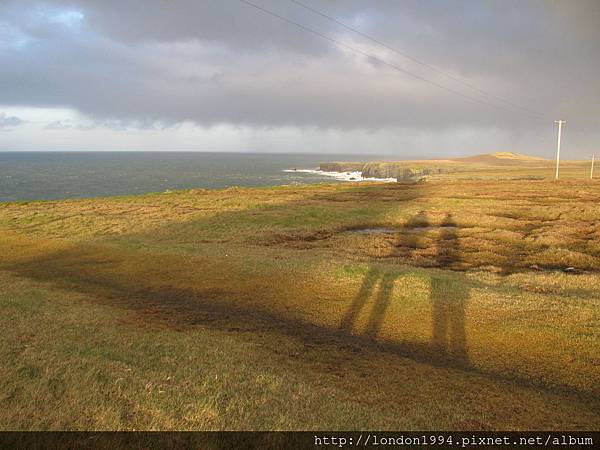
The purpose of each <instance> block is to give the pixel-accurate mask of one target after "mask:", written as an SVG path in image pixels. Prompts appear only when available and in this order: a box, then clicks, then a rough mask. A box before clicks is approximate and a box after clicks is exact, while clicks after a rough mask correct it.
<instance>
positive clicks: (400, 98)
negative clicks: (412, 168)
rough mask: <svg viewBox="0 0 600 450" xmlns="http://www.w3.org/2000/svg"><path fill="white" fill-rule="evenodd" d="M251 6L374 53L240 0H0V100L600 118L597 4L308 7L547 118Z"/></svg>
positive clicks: (387, 116) (194, 113) (140, 113)
mask: <svg viewBox="0 0 600 450" xmlns="http://www.w3.org/2000/svg"><path fill="white" fill-rule="evenodd" d="M254 2H255V3H257V4H259V5H260V6H263V7H265V8H268V9H270V10H272V11H275V12H276V13H277V14H281V15H283V16H286V17H289V18H290V19H292V20H294V21H297V22H300V23H302V24H304V25H306V26H309V27H311V28H314V29H316V30H319V31H320V32H322V33H324V34H327V35H328V36H332V37H334V38H335V39H339V40H340V41H343V42H346V43H348V44H349V45H351V46H353V47H356V48H358V49H359V50H360V51H365V52H369V53H371V52H372V53H374V54H375V55H376V56H377V57H375V58H372V57H371V58H369V57H365V56H363V55H357V54H355V53H352V52H351V51H348V50H347V49H344V48H337V47H336V46H334V45H333V44H332V43H331V42H327V41H325V40H323V39H320V38H318V37H316V36H313V35H311V34H308V33H305V32H303V31H301V30H299V29H297V28H295V27H293V26H291V25H289V24H286V23H283V22H281V21H279V20H277V19H275V18H273V17H271V16H269V15H267V14H264V13H262V12H260V11H257V10H256V9H253V8H251V7H249V6H248V5H245V4H243V3H241V2H239V1H237V0H223V1H197V0H179V1H177V2H169V1H165V0H118V1H117V0H105V1H97V0H94V1H93V0H68V1H67V0H47V1H38V2H35V1H34V2H27V5H25V4H24V2H22V1H16V0H8V1H4V2H2V3H1V4H0V38H1V39H0V65H1V67H2V72H1V73H0V104H2V105H20V106H44V107H52V106H57V107H58V106H60V107H69V108H73V109H76V110H78V111H80V112H82V113H84V114H86V115H88V116H89V117H90V118H91V119H92V120H95V121H100V122H102V121H107V122H106V123H119V124H127V123H136V124H151V123H154V122H159V123H160V124H161V125H160V126H161V127H162V126H167V127H168V126H173V125H175V124H177V123H180V122H183V121H191V122H195V123H197V124H199V125H206V126H210V125H213V124H218V123H229V124H241V125H249V126H284V125H290V126H299V127H303V126H313V127H314V126H316V127H321V128H337V129H353V128H362V129H377V128H385V127H393V126H404V127H413V128H414V127H416V128H423V129H432V130H433V129H439V128H445V129H452V128H457V127H471V128H477V127H484V128H485V127H487V128H489V127H499V128H505V129H515V133H524V132H526V130H531V129H535V128H536V127H547V126H548V125H547V123H546V122H547V121H548V120H549V119H553V118H554V117H555V116H556V117H558V116H559V115H560V116H566V117H568V118H569V119H570V120H575V121H580V122H581V123H582V124H584V123H585V124H587V125H586V126H587V127H588V129H589V130H592V131H593V130H594V127H595V126H597V124H598V119H596V117H598V112H599V109H600V107H599V106H600V105H599V103H598V102H599V99H600V83H598V82H597V74H598V73H600V57H599V55H600V33H599V32H598V29H600V27H598V24H599V23H600V13H599V8H598V2H597V1H594V0H592V1H576V2H564V1H560V2H559V1H556V2H551V1H541V0H540V1H529V2H524V1H520V0H519V1H517V0H514V1H503V2H494V1H489V2H470V1H469V2H467V1H458V0H456V1H450V0H449V1H417V0H413V1H402V2H398V1H378V2H364V1H341V0H340V1H315V0H304V2H305V3H307V4H309V5H310V6H312V7H315V8H318V9H320V10H322V11H325V12H327V13H328V14H330V15H332V16H335V17H336V18H338V19H339V20H341V21H344V22H345V23H348V24H350V25H352V26H354V27H356V28H357V29H360V30H362V31H364V32H366V33H370V34H372V35H374V36H376V37H378V38H379V39H381V40H383V41H385V42H386V43H388V44H389V45H391V46H394V47H395V48H398V49H400V50H402V51H404V52H406V53H409V54H410V55H413V56H415V57H417V58H419V59H420V60H423V61H425V62H427V63H428V64H433V65H435V66H436V67H439V68H441V69H443V70H444V71H449V72H452V73H453V74H455V75H456V76H458V77H460V78H461V79H464V80H467V82H468V83H471V84H473V85H476V86H477V87H479V88H482V89H484V90H485V91H488V92H491V93H493V95H497V96H501V97H503V98H505V99H508V100H510V101H511V102H514V103H518V104H522V105H524V106H526V107H528V108H531V109H534V110H536V111H541V112H542V113H543V114H544V115H545V116H546V117H545V120H546V122H544V121H543V120H542V121H539V120H537V119H535V118H533V117H530V116H529V115H528V114H525V113H523V112H522V111H519V110H515V109H514V108H511V107H510V106H508V105H506V104H505V103H503V102H501V101H499V100H497V99H496V98H493V97H488V96H484V95H481V94H480V93H478V92H475V91H473V90H471V89H469V88H466V87H465V86H464V85H461V84H458V83H456V82H455V81H453V80H452V79H449V78H446V77H444V76H442V75H440V74H438V73H435V72H433V71H431V70H430V69H428V68H426V67H423V66H420V65H417V64H414V63H413V62H411V61H410V60H407V59H406V58H402V57H400V56H399V55H397V54H394V53H393V52H390V51H389V50H385V49H381V48H377V47H376V46H375V45H374V44H372V43H371V42H369V41H366V40H364V39H362V38H361V37H360V36H357V35H353V34H352V33H349V32H348V31H347V30H345V29H343V28H341V27H339V26H337V25H336V24H334V23H332V22H330V21H328V20H325V19H324V18H322V17H319V16H317V15H314V14H312V13H310V12H308V11H306V10H305V9H302V8H300V7H299V6H298V5H295V4H294V3H292V2H289V1H280V0H277V1H275V0H254ZM381 60H384V61H387V62H390V63H392V64H394V65H396V66H398V67H400V68H402V69H404V70H408V71H411V72H412V73H414V74H416V75H417V76H420V77H425V78H427V79H430V80H432V81H434V82H435V83H440V84H443V85H445V86H448V87H449V88H451V89H453V90H458V91H460V92H463V93H465V94H467V95H469V96H472V97H476V98H477V99H478V100H479V101H483V102H489V103H493V104H495V105H497V107H496V108H493V107H489V106H486V105H482V104H480V103H477V102H473V101H470V100H466V99H464V98H461V97H459V96H456V95H454V94H452V93H449V92H447V91H444V90H442V89H439V88H437V87H435V86H432V85H431V84H427V83H424V82H422V81H419V80H417V79H414V78H411V77H410V76H407V75H405V74H402V73H399V72H398V71H396V70H394V69H393V68H390V67H389V66H387V65H386V64H383V63H381ZM550 124H552V123H551V121H550ZM582 126H583V125H582ZM592 131H590V132H592Z"/></svg>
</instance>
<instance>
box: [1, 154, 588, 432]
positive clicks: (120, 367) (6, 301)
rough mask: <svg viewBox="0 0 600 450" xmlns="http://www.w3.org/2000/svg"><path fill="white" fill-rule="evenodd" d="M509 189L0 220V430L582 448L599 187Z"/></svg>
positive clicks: (259, 194)
mask: <svg viewBox="0 0 600 450" xmlns="http://www.w3.org/2000/svg"><path fill="white" fill-rule="evenodd" d="M516 170H517V171H518V173H515V170H511V171H510V173H508V172H507V169H504V171H502V170H500V169H493V170H492V169H491V170H490V171H487V172H481V171H479V170H478V171H477V174H478V175H477V178H482V179H479V180H474V179H469V176H468V174H466V173H462V174H460V176H456V177H454V178H451V177H448V176H445V177H440V178H439V179H435V178H434V179H432V181H431V182H429V183H423V184H360V185H357V184H337V185H328V184H323V185H311V186H284V187H274V188H260V189H258V188H257V189H249V188H248V189H243V188H230V189H225V190H192V191H181V192H173V193H163V194H149V195H142V196H132V197H118V198H102V199H91V200H66V201H48V202H20V203H4V204H0V249H1V257H0V330H1V331H0V333H1V339H0V353H1V357H2V361H3V364H2V366H1V367H0V383H1V385H2V386H3V389H2V391H1V392H0V429H3V430H15V429H18V430H23V429H25V430H31V429H36V430H37V429H44V430H46V429H51V430H56V429H61V430H62V429H68V430H82V429H85V430H90V429H93V430H116V429H119V430H140V429H149V430H159V429H160V430H164V429H169V430H223V429H226V430H248V429H252V430H289V429H293V430H304V429H339V430H350V429H352V430H355V429H390V430H393V429H403V430H410V429H414V430H430V429H431V430H440V429H452V430H462V429H464V430H476V429H485V430H507V429H515V430H527V429H544V430H551V429H563V430H564V429H571V430H597V429H600V303H599V301H598V299H599V298H600V202H598V198H599V194H600V184H598V182H596V181H593V182H592V181H589V180H585V177H586V176H587V171H586V167H584V166H583V165H582V166H581V167H580V168H579V167H578V166H577V167H576V166H573V167H572V168H570V169H569V168H568V167H567V168H566V169H565V177H566V179H565V180H561V181H559V182H554V181H549V180H527V179H518V180H515V179H512V180H510V179H506V178H511V177H512V178H527V177H532V176H539V175H540V174H541V176H546V177H548V176H551V173H552V172H551V169H548V170H546V169H544V170H546V171H545V172H543V171H541V172H539V173H538V172H535V171H533V172H534V173H531V171H530V172H527V171H526V170H525V169H516ZM540 170H541V169H540ZM521 172H522V173H521ZM473 177H475V175H474V174H471V178H473ZM372 229H375V230H372Z"/></svg>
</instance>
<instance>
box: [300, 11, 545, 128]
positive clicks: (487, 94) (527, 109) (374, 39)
mask: <svg viewBox="0 0 600 450" xmlns="http://www.w3.org/2000/svg"><path fill="white" fill-rule="evenodd" d="M289 1H290V2H292V3H294V4H296V5H298V6H300V7H301V8H304V9H306V10H308V11H310V12H312V13H314V14H317V15H319V16H321V17H323V18H325V19H327V20H330V21H332V22H334V23H336V24H337V25H339V26H341V27H342V28H345V29H346V30H349V31H352V32H353V33H356V34H358V35H359V36H362V37H363V38H365V39H368V40H369V41H371V42H374V43H376V44H377V45H380V46H382V47H384V48H386V49H388V50H390V51H392V52H394V53H396V54H398V55H400V56H402V57H404V58H406V59H409V60H410V61H413V62H414V63H417V64H420V65H421V66H423V67H427V68H428V69H430V70H433V71H434V72H437V73H439V74H440V75H444V76H445V77H447V78H450V79H451V80H453V81H456V82H457V83H460V84H462V85H463V86H465V87H468V88H469V89H472V90H473V91H475V92H478V93H480V94H482V95H485V96H487V97H490V98H493V99H496V100H499V101H501V102H503V103H505V104H506V105H509V106H512V107H513V108H517V109H520V110H521V111H524V112H526V113H528V114H533V115H535V116H538V117H545V115H544V114H543V113H541V112H539V111H535V110H533V109H529V108H526V107H524V106H521V105H518V104H516V103H513V102H511V101H510V100H506V99H505V98H502V97H500V96H499V95H496V94H493V93H490V92H487V91H484V90H483V89H480V88H478V87H477V86H475V85H473V84H471V83H469V82H467V81H464V80H463V79H461V78H459V77H457V76H456V75H453V74H451V73H449V72H447V71H445V70H442V69H440V68H438V67H436V66H434V65H431V64H428V63H426V62H424V61H421V60H419V59H417V58H415V57H414V56H411V55H409V54H407V53H405V52H402V51H400V50H398V49H397V48H394V47H392V46H391V45H389V44H386V43H385V42H383V41H381V40H379V39H377V38H375V37H373V36H371V35H369V34H367V33H364V32H362V31H360V30H357V29H356V28H354V27H351V26H350V25H347V24H346V23H344V22H342V21H340V20H338V19H336V18H335V17H332V16H330V15H328V14H325V13H324V12H322V11H319V10H318V9H315V8H313V7H311V6H308V5H306V4H304V3H302V2H300V1H298V0H289Z"/></svg>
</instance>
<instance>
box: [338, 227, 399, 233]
mask: <svg viewBox="0 0 600 450" xmlns="http://www.w3.org/2000/svg"><path fill="white" fill-rule="evenodd" d="M348 231H349V232H350V233H355V234H392V233H397V232H398V230H397V229H395V228H357V229H355V230H348Z"/></svg>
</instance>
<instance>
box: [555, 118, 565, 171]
mask: <svg viewBox="0 0 600 450" xmlns="http://www.w3.org/2000/svg"><path fill="white" fill-rule="evenodd" d="M554 123H557V124H558V144H557V145H556V179H557V180H558V165H559V164H560V134H561V132H562V124H563V123H567V121H566V120H555V121H554Z"/></svg>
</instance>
